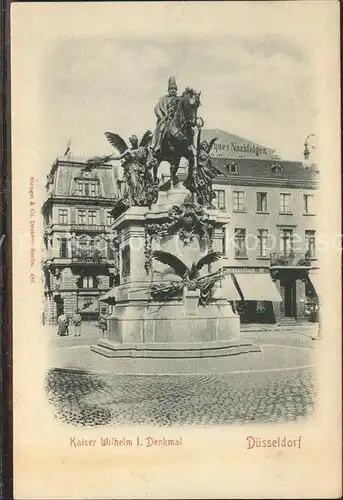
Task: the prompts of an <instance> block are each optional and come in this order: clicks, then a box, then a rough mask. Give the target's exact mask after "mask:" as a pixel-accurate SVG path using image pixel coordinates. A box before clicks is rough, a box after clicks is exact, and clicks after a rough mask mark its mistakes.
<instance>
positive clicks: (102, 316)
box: [99, 308, 108, 339]
mask: <svg viewBox="0 0 343 500" xmlns="http://www.w3.org/2000/svg"><path fill="white" fill-rule="evenodd" d="M99 326H100V328H101V332H102V337H103V338H104V339H107V338H108V329H107V319H106V309H104V308H103V309H101V311H100V318H99Z"/></svg>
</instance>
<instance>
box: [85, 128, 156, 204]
mask: <svg viewBox="0 0 343 500" xmlns="http://www.w3.org/2000/svg"><path fill="white" fill-rule="evenodd" d="M105 136H106V138H107V140H108V142H109V143H110V144H111V145H112V146H113V147H114V148H115V150H116V152H115V153H113V154H110V155H105V156H94V157H92V158H90V159H89V160H88V161H87V167H86V169H85V170H92V169H93V168H96V167H99V166H100V165H103V164H104V163H108V162H110V161H113V160H121V161H122V164H121V166H122V167H123V170H124V175H123V177H124V192H123V193H122V198H121V201H122V202H123V203H124V204H126V205H127V206H132V205H136V206H137V205H138V206H143V205H144V206H150V205H152V204H153V203H155V201H156V200H157V196H158V183H157V182H154V181H153V178H152V175H151V171H150V169H149V168H148V166H147V157H148V144H149V143H150V141H151V137H152V133H151V131H150V130H147V131H146V132H145V133H144V134H143V137H142V138H141V140H140V142H138V137H137V136H136V135H132V136H131V137H130V138H129V141H130V145H131V147H128V146H127V144H126V142H125V141H124V139H123V138H122V137H121V136H120V135H118V134H114V133H112V132H105Z"/></svg>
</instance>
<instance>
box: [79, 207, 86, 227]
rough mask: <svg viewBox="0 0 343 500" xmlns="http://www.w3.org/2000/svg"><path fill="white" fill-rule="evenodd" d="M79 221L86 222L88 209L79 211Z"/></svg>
mask: <svg viewBox="0 0 343 500" xmlns="http://www.w3.org/2000/svg"><path fill="white" fill-rule="evenodd" d="M77 223H78V224H86V210H78V211H77Z"/></svg>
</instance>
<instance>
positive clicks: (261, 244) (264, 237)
mask: <svg viewBox="0 0 343 500" xmlns="http://www.w3.org/2000/svg"><path fill="white" fill-rule="evenodd" d="M257 239H258V255H259V257H267V256H268V229H258V230H257Z"/></svg>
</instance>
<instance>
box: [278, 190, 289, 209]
mask: <svg viewBox="0 0 343 500" xmlns="http://www.w3.org/2000/svg"><path fill="white" fill-rule="evenodd" d="M290 211H291V195H290V194H289V193H281V194H280V212H281V213H290Z"/></svg>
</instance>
